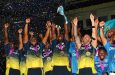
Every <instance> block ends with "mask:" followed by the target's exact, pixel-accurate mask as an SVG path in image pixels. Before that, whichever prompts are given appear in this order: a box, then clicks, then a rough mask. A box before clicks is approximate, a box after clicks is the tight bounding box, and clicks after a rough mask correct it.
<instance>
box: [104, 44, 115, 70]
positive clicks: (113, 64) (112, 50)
mask: <svg viewBox="0 0 115 75" xmlns="http://www.w3.org/2000/svg"><path fill="white" fill-rule="evenodd" d="M104 47H105V49H106V50H107V53H108V56H109V71H115V46H114V45H112V44H110V43H109V42H107V43H106V45H105V46H104Z"/></svg>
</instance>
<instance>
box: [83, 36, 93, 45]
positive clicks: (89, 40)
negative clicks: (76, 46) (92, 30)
mask: <svg viewBox="0 0 115 75" xmlns="http://www.w3.org/2000/svg"><path fill="white" fill-rule="evenodd" d="M82 40H83V43H84V44H88V43H90V42H91V37H90V36H89V35H88V34H85V35H84V36H83V39H82Z"/></svg>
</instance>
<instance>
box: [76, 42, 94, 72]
mask: <svg viewBox="0 0 115 75" xmlns="http://www.w3.org/2000/svg"><path fill="white" fill-rule="evenodd" d="M78 54H79V56H78V69H82V68H91V69H92V72H93V73H96V70H95V65H94V56H95V48H93V46H92V45H91V44H88V45H83V44H82V45H81V48H80V49H79V50H78Z"/></svg>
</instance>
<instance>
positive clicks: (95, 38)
mask: <svg viewBox="0 0 115 75" xmlns="http://www.w3.org/2000/svg"><path fill="white" fill-rule="evenodd" d="M90 20H91V23H92V42H91V44H92V46H93V47H94V48H96V47H97V35H96V26H95V21H94V16H93V15H92V14H90Z"/></svg>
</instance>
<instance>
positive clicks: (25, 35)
mask: <svg viewBox="0 0 115 75" xmlns="http://www.w3.org/2000/svg"><path fill="white" fill-rule="evenodd" d="M29 23H30V18H27V19H26V24H25V27H24V39H23V40H24V41H23V42H24V43H27V42H28V25H29Z"/></svg>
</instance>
